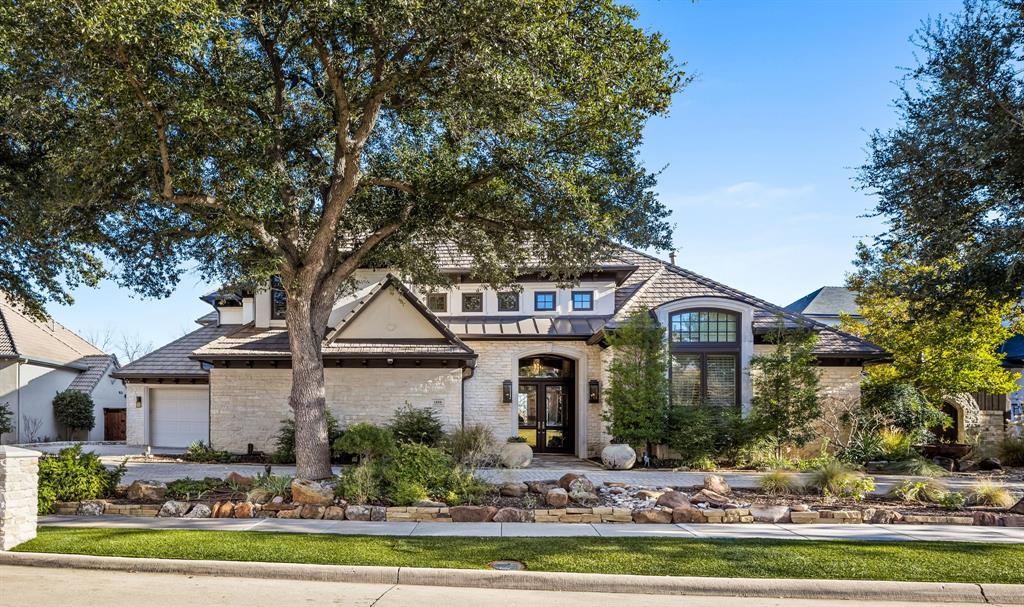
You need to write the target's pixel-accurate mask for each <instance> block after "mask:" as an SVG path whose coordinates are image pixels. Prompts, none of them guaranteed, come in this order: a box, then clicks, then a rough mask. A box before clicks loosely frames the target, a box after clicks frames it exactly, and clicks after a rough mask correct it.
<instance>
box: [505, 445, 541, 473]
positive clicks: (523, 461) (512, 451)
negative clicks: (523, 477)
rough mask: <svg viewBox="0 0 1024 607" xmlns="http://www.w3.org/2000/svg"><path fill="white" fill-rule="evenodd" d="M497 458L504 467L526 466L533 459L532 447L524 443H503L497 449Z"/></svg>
mask: <svg viewBox="0 0 1024 607" xmlns="http://www.w3.org/2000/svg"><path fill="white" fill-rule="evenodd" d="M498 460H499V461H500V462H501V465H502V466H504V467H505V468H526V467H528V466H529V465H530V462H532V461H533V448H532V447H530V445H528V444H526V443H505V444H504V445H502V446H501V449H500V450H499V451H498Z"/></svg>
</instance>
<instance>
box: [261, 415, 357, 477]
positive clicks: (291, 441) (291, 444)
mask: <svg viewBox="0 0 1024 607" xmlns="http://www.w3.org/2000/svg"><path fill="white" fill-rule="evenodd" d="M326 413H327V444H328V445H333V444H334V441H336V440H338V438H339V437H340V436H341V429H340V428H339V427H338V420H337V419H335V418H334V414H333V413H331V410H330V409H327V412H326ZM275 443H276V447H277V450H276V451H274V455H273V456H272V457H271V459H272V460H273V461H274V463H276V464H294V463H295V417H286V418H285V419H282V420H281V428H280V429H279V430H278V431H277V437H276V438H275Z"/></svg>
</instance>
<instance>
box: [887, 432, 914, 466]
mask: <svg viewBox="0 0 1024 607" xmlns="http://www.w3.org/2000/svg"><path fill="white" fill-rule="evenodd" d="M878 438H879V446H880V447H881V455H882V457H883V458H885V459H887V460H889V461H902V460H905V459H910V458H913V457H915V456H916V455H917V452H916V451H914V440H913V437H912V436H910V435H909V434H908V433H907V432H905V431H903V430H901V429H899V428H884V429H882V430H881V431H880V432H879V433H878Z"/></svg>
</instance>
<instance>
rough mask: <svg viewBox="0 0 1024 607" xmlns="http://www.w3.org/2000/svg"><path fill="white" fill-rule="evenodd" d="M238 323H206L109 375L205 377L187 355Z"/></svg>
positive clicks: (201, 369) (128, 376) (202, 370)
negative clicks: (218, 324)
mask: <svg viewBox="0 0 1024 607" xmlns="http://www.w3.org/2000/svg"><path fill="white" fill-rule="evenodd" d="M238 328H239V325H220V326H217V325H206V326H204V327H200V328H199V329H196V330H195V331H192V332H191V333H189V334H187V335H185V336H183V337H179V338H178V339H176V340H174V341H172V342H171V343H169V344H167V345H166V346H164V347H162V348H160V349H158V350H154V351H152V352H150V353H149V354H147V355H145V356H143V357H142V358H139V359H138V360H136V361H133V362H131V363H129V364H127V365H125V366H123V367H121V368H120V369H119V370H118V371H117V372H116V373H113V374H112V375H113V376H114V377H119V378H121V379H140V378H150V377H152V378H160V377H173V378H205V377H206V376H207V371H206V369H203V367H202V365H201V363H199V362H198V361H195V360H192V359H191V358H189V356H190V355H191V354H192V352H193V351H195V350H196V349H197V348H200V347H202V346H204V345H206V344H208V343H210V342H211V341H213V340H214V339H217V338H218V337H220V336H222V335H227V334H228V333H231V332H233V331H237V330H238Z"/></svg>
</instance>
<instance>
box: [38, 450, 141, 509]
mask: <svg viewBox="0 0 1024 607" xmlns="http://www.w3.org/2000/svg"><path fill="white" fill-rule="evenodd" d="M126 470H127V468H126V467H125V465H124V463H122V464H121V465H120V466H118V467H117V468H115V469H114V470H107V469H106V468H105V467H104V466H103V464H102V463H100V458H98V457H97V456H96V454H95V453H82V446H81V445H75V446H74V447H68V448H67V449H61V450H60V452H59V453H58V454H57V455H48V456H43V457H42V458H40V459H39V497H38V503H39V513H40V514H47V513H49V512H50V510H51V509H52V508H53V504H54V502H77V501H82V500H94V499H97V498H101V497H106V496H109V495H112V494H113V492H114V489H116V488H117V483H119V482H120V481H121V477H122V476H124V473H125V471H126Z"/></svg>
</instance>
